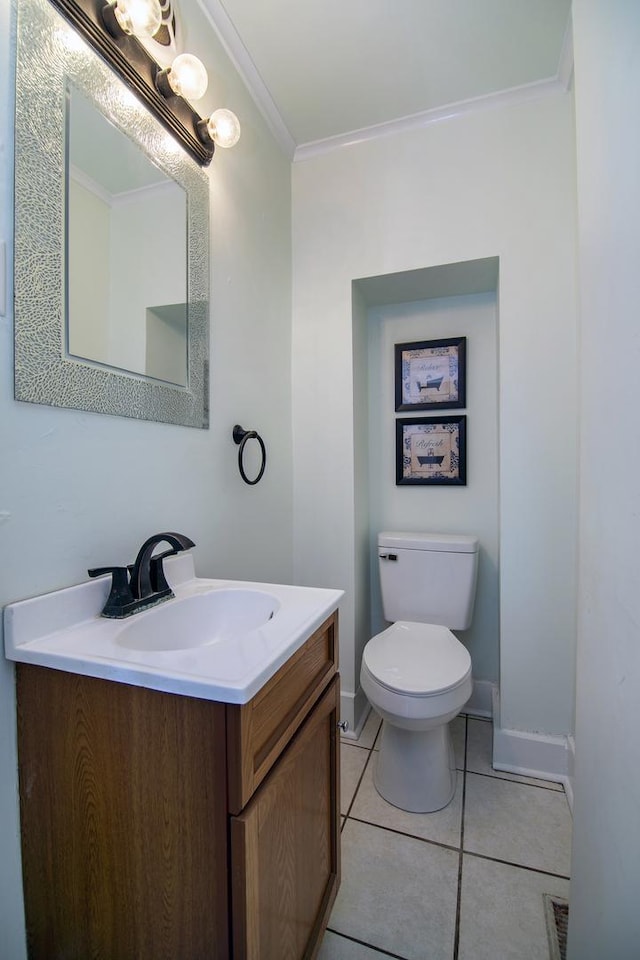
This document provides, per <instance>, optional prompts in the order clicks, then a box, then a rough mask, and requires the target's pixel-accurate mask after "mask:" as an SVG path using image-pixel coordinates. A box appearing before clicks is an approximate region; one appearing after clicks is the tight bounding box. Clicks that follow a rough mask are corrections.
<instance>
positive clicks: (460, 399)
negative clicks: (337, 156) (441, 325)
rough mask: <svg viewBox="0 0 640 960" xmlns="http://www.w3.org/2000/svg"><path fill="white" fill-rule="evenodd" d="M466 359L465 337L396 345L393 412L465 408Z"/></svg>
mask: <svg viewBox="0 0 640 960" xmlns="http://www.w3.org/2000/svg"><path fill="white" fill-rule="evenodd" d="M466 355H467V338H466V337H448V338H447V339H445V340H418V341H414V342H412V343H396V344H395V385H396V411H399V412H400V411H408V410H437V409H440V410H444V409H451V410H453V409H459V408H461V407H465V406H466V405H467V398H466V392H467V373H466Z"/></svg>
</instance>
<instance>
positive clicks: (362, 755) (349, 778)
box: [340, 742, 369, 814]
mask: <svg viewBox="0 0 640 960" xmlns="http://www.w3.org/2000/svg"><path fill="white" fill-rule="evenodd" d="M368 759H369V751H368V750H363V749H362V747H353V746H350V745H349V744H346V743H344V742H343V743H341V744H340V813H342V814H346V813H347V811H348V810H349V804H350V803H351V801H352V800H353V796H354V794H355V792H356V787H357V786H358V781H359V779H360V777H361V775H362V771H363V770H364V768H365V764H366V762H367V760H368Z"/></svg>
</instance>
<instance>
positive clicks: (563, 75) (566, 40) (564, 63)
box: [558, 11, 573, 90]
mask: <svg viewBox="0 0 640 960" xmlns="http://www.w3.org/2000/svg"><path fill="white" fill-rule="evenodd" d="M558 80H559V81H560V83H561V84H562V85H563V87H564V89H565V90H570V89H571V85H572V83H573V17H572V15H571V11H569V19H568V20H567V26H566V29H565V31H564V37H563V39H562V47H561V49H560V64H559V66H558Z"/></svg>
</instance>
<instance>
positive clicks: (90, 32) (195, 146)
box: [50, 0, 214, 167]
mask: <svg viewBox="0 0 640 960" xmlns="http://www.w3.org/2000/svg"><path fill="white" fill-rule="evenodd" d="M50 2H51V3H52V4H53V6H54V7H55V8H56V9H57V10H58V11H59V12H60V13H61V14H62V16H63V17H64V18H65V19H66V20H68V21H69V23H70V24H71V25H72V26H73V27H75V28H76V30H78V32H79V33H80V34H81V35H82V36H83V37H84V39H85V40H86V41H87V42H88V43H89V44H90V45H91V46H92V47H93V48H94V50H95V51H96V52H97V53H98V54H99V55H100V56H101V57H102V59H103V60H105V61H106V62H107V63H108V64H109V66H110V67H112V68H113V70H115V72H116V73H117V74H118V76H119V77H120V78H121V79H122V80H123V81H124V83H126V85H127V86H128V87H129V88H130V89H131V90H132V91H133V92H134V93H135V94H136V96H137V97H139V98H140V99H141V100H142V101H143V103H144V104H145V105H146V106H147V107H148V108H149V110H150V111H151V112H152V113H153V114H154V116H156V117H157V119H158V120H159V121H160V123H161V124H162V125H163V126H164V127H165V128H166V129H167V130H168V131H169V133H171V134H172V135H173V136H174V137H175V138H176V139H177V140H178V141H179V142H180V143H181V144H182V146H183V147H184V149H185V150H186V151H187V153H188V154H189V155H190V156H191V157H193V159H194V160H195V161H196V163H198V164H200V166H201V167H206V166H207V165H208V164H209V163H210V162H211V158H212V157H213V152H214V144H213V142H211V143H203V142H202V140H201V139H200V137H199V136H198V123H199V122H200V121H201V119H202V118H201V117H200V115H199V114H198V113H196V111H195V110H194V109H193V107H192V106H191V105H190V104H189V103H188V102H187V101H186V100H184V99H183V98H182V97H178V96H171V97H168V98H165V97H163V96H162V94H161V93H160V92H159V91H158V90H157V88H156V74H157V73H158V72H159V71H160V66H159V65H158V64H157V63H156V61H155V60H154V59H153V57H152V56H151V54H149V53H147V51H146V50H145V48H144V47H143V46H142V44H141V43H140V42H139V41H138V40H137V39H136V38H135V37H134V36H131V35H128V34H125V33H122V34H121V35H119V36H117V37H113V36H112V35H111V34H110V33H109V31H108V30H107V28H106V26H105V23H104V21H103V18H102V8H103V7H104V6H105V2H106V0H50Z"/></svg>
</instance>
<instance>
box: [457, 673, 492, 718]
mask: <svg viewBox="0 0 640 960" xmlns="http://www.w3.org/2000/svg"><path fill="white" fill-rule="evenodd" d="M495 686H496V685H495V683H492V682H491V680H474V681H473V693H472V694H471V696H470V697H469V699H468V700H467V702H466V704H465V706H464V707H463V708H462V712H463V713H468V714H470V715H471V716H472V717H486V718H487V719H489V720H491V718H492V717H493V691H494V689H495Z"/></svg>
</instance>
